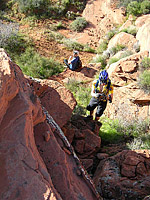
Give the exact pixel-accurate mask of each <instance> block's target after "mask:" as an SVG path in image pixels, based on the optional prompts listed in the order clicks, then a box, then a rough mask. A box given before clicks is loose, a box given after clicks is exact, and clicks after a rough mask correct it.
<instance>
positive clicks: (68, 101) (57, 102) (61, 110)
mask: <svg viewBox="0 0 150 200" xmlns="http://www.w3.org/2000/svg"><path fill="white" fill-rule="evenodd" d="M30 85H32V87H33V88H34V90H35V92H36V94H37V95H38V96H39V98H40V100H41V103H42V105H43V106H44V107H45V108H46V109H47V110H48V112H49V113H50V115H51V116H52V117H53V118H54V120H55V121H56V122H57V124H58V125H59V126H60V127H63V126H64V125H65V124H66V123H67V121H68V120H69V119H70V118H71V115H72V111H73V109H74V107H75V105H76V100H75V99H74V97H73V95H72V93H71V92H70V91H69V90H67V89H66V88H65V87H64V86H63V85H62V84H60V83H59V82H56V81H54V80H36V79H35V81H33V80H30Z"/></svg>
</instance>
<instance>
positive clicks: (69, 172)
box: [0, 49, 99, 200]
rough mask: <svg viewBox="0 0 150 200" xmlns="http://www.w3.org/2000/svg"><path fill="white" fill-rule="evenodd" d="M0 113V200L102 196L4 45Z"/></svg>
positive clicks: (0, 61) (0, 59)
mask: <svg viewBox="0 0 150 200" xmlns="http://www.w3.org/2000/svg"><path fill="white" fill-rule="evenodd" d="M0 111H1V113H0V199H1V200H5V199H8V200H12V199H13V200H17V199H18V200H22V199H23V200H27V199H38V200H56V199H57V200H61V199H64V200H67V199H68V200H70V199H88V198H90V199H93V200H94V199H99V196H98V194H97V193H96V191H95V188H94V185H93V183H92V181H91V180H90V178H87V175H86V173H85V171H84V170H83V168H82V167H81V165H80V162H79V160H78V158H77V157H75V155H74V152H73V150H72V149H68V147H70V146H69V143H68V141H67V140H66V139H65V137H64V134H63V133H62V132H60V131H58V130H59V129H60V128H59V126H58V125H57V124H56V123H54V122H53V123H52V122H50V120H49V119H50V118H47V116H48V112H47V111H45V110H44V112H43V109H42V107H41V103H40V100H39V98H38V97H37V96H36V94H35V92H34V90H33V87H30V84H29V82H28V80H27V79H25V77H24V76H23V74H22V72H21V70H20V68H19V67H18V66H17V65H15V64H13V63H12V62H11V60H10V58H9V57H8V56H7V54H6V53H5V52H4V51H3V50H2V49H0ZM52 124H53V125H52ZM34 135H35V137H36V144H37V146H38V149H37V146H36V144H35V138H34ZM38 150H39V151H38ZM43 155H44V156H43ZM77 162H78V163H77Z"/></svg>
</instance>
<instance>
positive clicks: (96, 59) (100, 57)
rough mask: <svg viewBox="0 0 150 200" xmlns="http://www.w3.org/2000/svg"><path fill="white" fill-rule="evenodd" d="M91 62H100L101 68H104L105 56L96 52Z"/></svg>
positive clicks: (105, 63)
mask: <svg viewBox="0 0 150 200" xmlns="http://www.w3.org/2000/svg"><path fill="white" fill-rule="evenodd" d="M92 62H94V63H100V64H101V69H104V68H105V67H106V65H107V62H106V58H105V57H104V56H102V55H99V54H97V55H96V57H94V58H93V60H92Z"/></svg>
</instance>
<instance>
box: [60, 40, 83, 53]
mask: <svg viewBox="0 0 150 200" xmlns="http://www.w3.org/2000/svg"><path fill="white" fill-rule="evenodd" d="M61 42H62V43H63V44H64V45H65V46H66V47H67V49H69V50H73V49H76V50H78V51H82V50H83V49H84V45H82V44H80V43H78V42H76V41H74V40H71V39H66V38H65V39H63V40H62V41H61Z"/></svg>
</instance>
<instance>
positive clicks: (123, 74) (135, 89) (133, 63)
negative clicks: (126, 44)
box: [105, 51, 150, 120]
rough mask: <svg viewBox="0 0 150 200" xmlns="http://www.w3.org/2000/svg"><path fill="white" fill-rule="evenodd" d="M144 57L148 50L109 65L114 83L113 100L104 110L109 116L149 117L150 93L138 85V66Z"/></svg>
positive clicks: (110, 75)
mask: <svg viewBox="0 0 150 200" xmlns="http://www.w3.org/2000/svg"><path fill="white" fill-rule="evenodd" d="M144 57H148V51H144V52H140V53H136V54H133V55H131V56H128V57H126V58H123V59H121V60H119V61H118V62H116V63H114V64H112V65H111V66H110V67H109V69H108V73H109V77H110V79H111V81H112V84H113V85H114V97H113V102H112V104H108V105H107V108H106V110H105V114H107V115H108V116H109V117H111V118H115V117H116V118H118V119H120V118H121V119H124V120H130V119H133V118H138V119H140V118H141V119H147V118H149V112H150V110H149V104H150V95H149V94H146V93H145V92H144V91H143V90H141V89H140V88H139V86H138V77H139V73H140V72H139V67H140V63H141V61H142V59H143V58H144Z"/></svg>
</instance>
